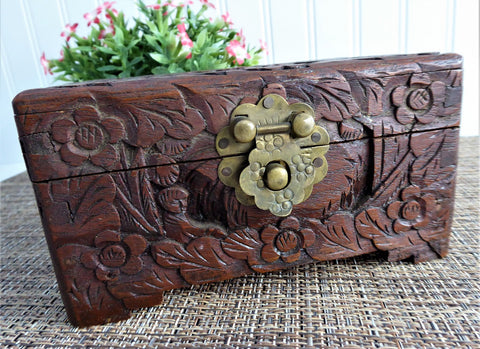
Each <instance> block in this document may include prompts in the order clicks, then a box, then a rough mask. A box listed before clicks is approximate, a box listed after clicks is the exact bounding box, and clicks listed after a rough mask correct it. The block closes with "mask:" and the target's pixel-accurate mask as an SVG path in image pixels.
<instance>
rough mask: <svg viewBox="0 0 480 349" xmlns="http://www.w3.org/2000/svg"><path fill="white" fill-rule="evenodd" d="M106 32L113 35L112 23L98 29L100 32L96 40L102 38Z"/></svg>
mask: <svg viewBox="0 0 480 349" xmlns="http://www.w3.org/2000/svg"><path fill="white" fill-rule="evenodd" d="M107 34H112V35H115V27H114V26H113V25H112V26H108V27H107V28H105V29H102V30H100V33H99V34H98V40H102V39H104V38H105V37H106V36H107Z"/></svg>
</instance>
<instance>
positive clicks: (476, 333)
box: [0, 137, 480, 348]
mask: <svg viewBox="0 0 480 349" xmlns="http://www.w3.org/2000/svg"><path fill="white" fill-rule="evenodd" d="M478 147H479V139H478V138H476V137H475V138H464V139H461V146H460V154H459V156H460V159H459V168H458V180H457V194H456V209H455V218H454V225H453V233H452V237H451V245H450V246H451V248H450V254H449V256H448V257H447V258H445V259H443V260H437V261H433V262H428V263H422V264H418V265H414V264H410V263H407V262H398V263H388V262H386V261H385V259H383V258H382V257H381V256H379V255H370V256H364V257H361V258H355V259H349V260H342V261H334V262H327V263H316V264H311V265H307V266H301V267H297V268H294V269H291V270H288V271H282V272H275V273H267V274H257V275H252V276H247V277H242V278H238V279H235V280H230V281H226V282H221V283H215V284H210V285H204V286H196V287H192V288H190V289H183V290H173V291H169V292H166V293H165V300H164V303H163V304H162V305H160V306H157V307H153V308H149V309H145V310H141V311H137V312H135V313H134V314H133V316H132V317H131V318H130V319H129V320H127V321H123V322H120V323H117V324H110V325H105V326H94V327H90V328H87V329H78V328H74V327H72V326H70V325H69V324H68V323H67V319H66V316H65V312H64V308H63V304H62V301H61V299H60V295H59V293H58V289H57V286H56V280H55V276H54V273H53V268H52V265H51V263H50V258H49V255H48V250H47V245H46V243H45V241H44V237H43V231H42V228H41V223H40V218H39V216H38V212H37V208H36V205H35V202H34V196H33V191H32V189H31V186H30V182H29V180H28V178H27V176H26V174H21V175H19V176H16V177H14V178H11V179H9V180H6V181H4V182H3V183H1V216H0V217H1V224H2V226H1V235H0V237H1V271H0V272H1V274H0V280H1V285H0V292H1V295H0V296H1V303H0V314H1V319H0V321H1V322H0V346H1V347H6V346H12V347H32V346H33V347H42V346H44V347H48V346H53V347H71V346H95V347H122V348H123V347H142V348H146V347H159V348H172V347H183V348H199V347H207V348H238V347H251V348H264V347H281V348H297V347H346V348H348V347H350V348H354V347H367V348H372V347H386V348H423V347H428V348H453V347H463V348H468V347H471V348H474V347H476V348H480V306H479V299H480V289H479V273H478V271H479V268H478V266H479V265H478V253H479V237H480V235H479V233H480V231H479V206H480V202H479V167H478V166H479V156H478Z"/></svg>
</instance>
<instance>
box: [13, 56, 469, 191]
mask: <svg viewBox="0 0 480 349" xmlns="http://www.w3.org/2000/svg"><path fill="white" fill-rule="evenodd" d="M461 64H462V58H461V56H459V55H457V54H436V53H433V54H418V55H400V56H386V57H372V58H359V59H353V60H352V59H350V60H334V61H318V62H306V63H295V64H288V65H271V66H261V67H251V68H241V69H240V68H239V69H230V70H224V71H212V72H195V73H186V74H176V75H166V76H147V77H140V78H132V79H122V80H102V81H92V82H86V83H80V84H72V85H65V86H59V87H51V88H44V89H35V90H28V91H24V92H22V93H20V94H19V95H18V96H17V97H16V98H15V99H14V101H13V107H14V111H15V120H16V123H17V127H18V132H19V136H20V141H21V144H22V149H23V152H24V157H25V161H26V162H27V167H28V170H29V175H30V178H31V180H32V181H33V182H42V181H48V180H52V179H62V178H69V177H73V176H82V175H90V174H98V173H104V172H112V171H120V170H129V169H136V168H142V167H149V166H158V165H169V164H174V163H181V162H189V161H199V160H207V159H212V158H216V157H218V154H217V153H216V151H215V136H216V134H217V133H218V132H219V131H220V130H221V129H222V128H223V127H225V126H226V125H228V123H229V116H230V114H231V112H232V110H234V109H235V108H236V107H237V106H238V105H240V104H242V103H257V102H258V100H259V99H260V98H261V97H262V96H265V95H266V94H270V93H275V94H279V95H282V96H283V97H285V98H286V99H287V101H288V102H289V103H294V102H303V103H306V104H309V105H310V106H312V107H313V108H314V111H315V118H316V123H317V124H318V125H320V126H322V127H323V128H325V129H326V130H327V132H328V133H329V136H330V143H339V142H346V141H353V140H357V139H362V138H371V137H385V136H390V135H394V134H403V133H410V132H423V131H427V130H435V129H440V128H448V127H458V125H459V114H460V98H461V77H462V72H461ZM134 149H140V150H141V151H135V152H134V151H133V150H134ZM133 154H136V155H135V156H133ZM139 154H140V155H139Z"/></svg>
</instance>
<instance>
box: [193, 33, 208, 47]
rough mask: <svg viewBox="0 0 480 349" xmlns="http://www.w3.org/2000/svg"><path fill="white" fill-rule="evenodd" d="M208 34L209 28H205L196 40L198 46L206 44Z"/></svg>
mask: <svg viewBox="0 0 480 349" xmlns="http://www.w3.org/2000/svg"><path fill="white" fill-rule="evenodd" d="M207 35H208V31H207V29H204V30H202V31H201V32H200V34H199V35H198V37H197V40H196V42H195V43H196V45H197V47H198V48H201V47H202V46H203V45H204V44H205V41H206V40H207Z"/></svg>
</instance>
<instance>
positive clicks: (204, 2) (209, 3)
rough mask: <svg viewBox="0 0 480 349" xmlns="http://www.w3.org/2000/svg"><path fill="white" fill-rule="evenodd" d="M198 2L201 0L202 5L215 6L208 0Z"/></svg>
mask: <svg viewBox="0 0 480 349" xmlns="http://www.w3.org/2000/svg"><path fill="white" fill-rule="evenodd" d="M200 2H201V3H202V4H203V5H207V6H208V7H211V8H215V5H214V4H212V3H211V2H209V1H208V0H200Z"/></svg>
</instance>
